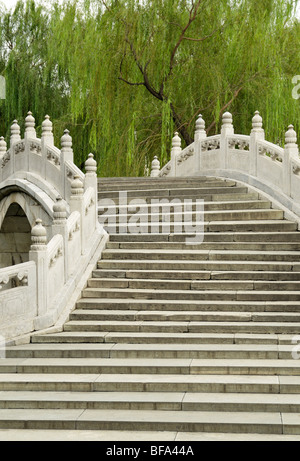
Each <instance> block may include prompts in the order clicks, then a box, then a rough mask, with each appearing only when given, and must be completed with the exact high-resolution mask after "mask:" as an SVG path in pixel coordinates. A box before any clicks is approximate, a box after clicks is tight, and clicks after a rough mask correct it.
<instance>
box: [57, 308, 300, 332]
mask: <svg viewBox="0 0 300 461" xmlns="http://www.w3.org/2000/svg"><path fill="white" fill-rule="evenodd" d="M110 320H111V321H112V322H115V321H131V322H133V321H136V322H139V321H151V322H152V321H153V322H157V321H161V322H165V321H172V322H176V321H178V322H204V321H206V320H207V321H210V322H211V321H216V322H222V321H224V322H228V321H231V322H239V321H242V322H245V321H246V322H300V313H299V312H284V311H283V312H275V313H274V312H255V311H254V312H247V311H246V312H233V311H231V310H230V311H228V312H226V311H225V310H224V311H221V312H219V311H215V312H214V311H204V312H201V311H200V309H199V310H198V311H188V310H186V311H184V312H180V311H166V310H157V311H154V310H152V311H147V310H140V311H138V310H136V311H135V310H123V311H122V310H107V311H105V310H101V309H99V310H96V309H94V310H93V309H92V310H87V309H82V310H80V309H76V311H75V312H73V313H71V314H70V322H68V323H66V324H65V325H66V326H67V325H69V323H71V322H72V321H74V322H77V324H78V322H80V321H87V322H89V321H93V322H95V321H110ZM68 329H69V327H68Z"/></svg>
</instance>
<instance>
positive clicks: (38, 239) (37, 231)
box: [30, 219, 47, 251]
mask: <svg viewBox="0 0 300 461" xmlns="http://www.w3.org/2000/svg"><path fill="white" fill-rule="evenodd" d="M46 244H47V232H46V229H45V227H44V226H43V224H42V220H41V219H37V220H36V221H35V226H34V227H33V228H32V230H31V247H30V249H31V250H35V251H39V250H44V249H45V247H46Z"/></svg>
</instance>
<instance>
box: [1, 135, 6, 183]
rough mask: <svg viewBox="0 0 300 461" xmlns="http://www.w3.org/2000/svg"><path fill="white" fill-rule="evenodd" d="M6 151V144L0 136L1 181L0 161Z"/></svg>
mask: <svg viewBox="0 0 300 461" xmlns="http://www.w3.org/2000/svg"><path fill="white" fill-rule="evenodd" d="M6 152H7V144H6V142H5V139H4V137H3V136H1V138H0V181H2V171H3V170H2V168H1V163H2V159H3V157H4V155H5V154H6Z"/></svg>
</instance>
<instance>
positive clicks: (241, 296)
mask: <svg viewBox="0 0 300 461" xmlns="http://www.w3.org/2000/svg"><path fill="white" fill-rule="evenodd" d="M82 296H83V297H84V298H100V299H102V298H123V299H124V298H126V299H130V298H134V299H159V300H167V299H176V300H180V299H184V300H202V301H203V300H221V301H235V300H236V301H282V302H284V301H300V292H298V291H278V290H277V291H275V290H273V291H262V290H251V291H247V290H239V291H236V290H205V291H204V290H201V291H200V290H196V289H195V290H185V291H182V290H162V289H160V290H158V289H157V290H153V289H134V288H128V289H127V290H122V289H117V288H103V289H102V288H85V289H84V290H83V291H82Z"/></svg>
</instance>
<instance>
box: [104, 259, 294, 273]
mask: <svg viewBox="0 0 300 461" xmlns="http://www.w3.org/2000/svg"><path fill="white" fill-rule="evenodd" d="M97 267H98V269H119V270H121V269H124V270H177V271H178V270H182V271H209V272H211V271H213V272H216V271H221V272H224V271H226V270H227V271H228V272H231V271H235V272H236V271H246V272H249V271H255V270H256V271H267V272H275V271H279V272H286V271H287V272H289V271H292V272H300V263H296V262H293V263H290V262H286V261H268V262H263V261H237V260H235V261H229V260H226V261H220V260H217V261H216V260H215V261H212V260H209V261H205V260H203V261H194V262H191V261H185V260H181V261H178V260H175V259H174V260H173V261H172V260H167V259H165V260H142V259H140V260H125V259H114V260H100V261H98V264H97Z"/></svg>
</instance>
